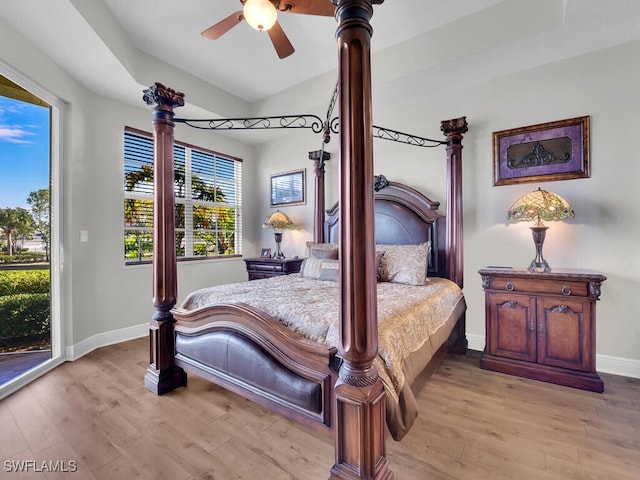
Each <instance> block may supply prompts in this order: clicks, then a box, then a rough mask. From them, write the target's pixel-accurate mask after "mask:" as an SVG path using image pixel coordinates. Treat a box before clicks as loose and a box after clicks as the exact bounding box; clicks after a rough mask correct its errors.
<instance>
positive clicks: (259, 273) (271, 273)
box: [244, 258, 304, 280]
mask: <svg viewBox="0 0 640 480" xmlns="http://www.w3.org/2000/svg"><path fill="white" fill-rule="evenodd" d="M303 260H304V258H286V259H282V260H279V259H276V258H245V259H244V261H245V263H246V264H247V273H248V274H249V280H257V279H259V278H268V277H275V276H278V275H289V274H290V273H297V272H299V271H300V265H302V261H303Z"/></svg>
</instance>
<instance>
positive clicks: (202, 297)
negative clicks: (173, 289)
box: [181, 274, 464, 401]
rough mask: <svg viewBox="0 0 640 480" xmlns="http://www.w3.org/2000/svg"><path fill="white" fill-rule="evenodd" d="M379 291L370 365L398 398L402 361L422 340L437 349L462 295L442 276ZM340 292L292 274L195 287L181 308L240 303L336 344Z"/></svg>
mask: <svg viewBox="0 0 640 480" xmlns="http://www.w3.org/2000/svg"><path fill="white" fill-rule="evenodd" d="M377 290H378V337H379V340H378V353H379V355H378V357H377V358H376V359H375V360H374V364H375V366H376V368H377V370H378V373H379V375H380V378H381V379H382V381H383V382H384V383H385V386H386V387H387V393H389V394H391V395H392V396H393V397H394V398H395V400H396V401H397V400H398V394H399V392H400V391H401V390H402V388H403V386H404V384H405V374H404V372H403V364H404V360H405V359H406V358H407V357H408V356H409V355H410V354H411V353H413V352H415V351H417V350H418V349H421V348H422V347H423V346H424V345H425V343H426V342H434V345H433V347H434V348H433V350H434V351H435V350H437V348H438V347H439V344H440V343H442V342H444V341H445V340H446V339H447V337H448V336H449V333H450V329H451V327H450V325H449V326H448V328H446V331H443V330H444V327H445V324H446V322H447V320H448V319H449V318H450V316H451V314H452V312H453V311H454V309H455V308H456V307H457V306H458V304H459V303H460V302H464V299H463V296H462V291H461V290H460V288H459V287H458V286H457V285H456V284H454V283H453V282H451V281H449V280H446V279H442V278H429V279H428V281H427V283H426V285H424V286H413V285H401V284H395V283H384V282H383V283H378V284H377ZM338 295H339V290H338V284H337V283H335V282H331V281H321V280H315V279H309V278H304V277H302V276H300V274H293V275H286V276H280V277H273V278H268V279H263V280H254V281H251V282H242V283H234V284H228V285H220V286H216V287H211V288H205V289H201V290H197V291H195V292H192V293H191V294H190V295H189V296H188V297H187V298H186V299H185V300H184V302H183V303H182V306H181V308H182V309H185V310H193V309H196V308H200V307H204V306H207V305H211V304H214V303H220V302H241V303H245V304H248V305H251V306H252V307H255V308H257V309H259V310H262V311H263V312H266V313H268V314H269V315H271V316H272V317H274V318H277V319H279V320H280V321H281V322H282V323H283V324H284V325H286V326H287V327H289V328H291V329H292V330H294V331H295V332H297V333H299V334H300V335H303V336H305V337H306V338H309V339H311V340H314V341H317V342H322V343H324V344H327V345H330V346H338V343H339V342H338V340H339V338H338V335H339V329H338V318H339V314H338V306H339V302H338ZM449 323H451V322H449ZM434 339H436V340H435V341H434ZM436 343H437V345H436Z"/></svg>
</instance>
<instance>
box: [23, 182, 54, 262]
mask: <svg viewBox="0 0 640 480" xmlns="http://www.w3.org/2000/svg"><path fill="white" fill-rule="evenodd" d="M27 203H28V204H29V205H30V206H31V215H32V216H33V220H34V225H35V228H36V230H37V231H38V232H40V234H41V235H42V241H43V243H44V252H45V255H46V258H47V262H48V261H49V189H48V188H41V189H40V190H36V191H35V192H31V193H29V196H28V197H27Z"/></svg>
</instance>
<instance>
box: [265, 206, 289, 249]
mask: <svg viewBox="0 0 640 480" xmlns="http://www.w3.org/2000/svg"><path fill="white" fill-rule="evenodd" d="M262 226H263V227H264V228H272V229H273V231H274V232H275V237H276V253H274V254H273V257H272V258H277V259H284V258H285V256H284V254H283V253H282V251H281V250H280V242H281V241H282V230H288V229H291V228H294V227H295V225H294V223H293V222H292V221H291V219H290V218H289V217H287V215H286V214H284V213H282V212H281V211H280V210H276V211H275V212H273V213H272V214H271V215H269V216H268V217H267V219H266V220H265V221H264V224H263V225H262Z"/></svg>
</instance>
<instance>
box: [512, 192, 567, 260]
mask: <svg viewBox="0 0 640 480" xmlns="http://www.w3.org/2000/svg"><path fill="white" fill-rule="evenodd" d="M573 217H574V213H573V209H572V208H571V205H569V203H568V202H567V201H566V200H565V199H564V198H562V197H561V196H559V195H556V194H555V193H551V192H547V191H546V190H542V189H541V188H538V190H535V191H533V192H531V193H527V194H526V195H524V196H523V197H521V198H519V199H518V200H517V201H516V202H515V203H514V204H513V205H512V206H511V208H510V209H509V211H508V212H507V218H508V219H509V220H511V221H512V222H520V221H535V222H536V223H535V225H533V226H531V227H529V228H531V231H532V232H533V243H535V245H536V258H534V259H533V261H532V262H531V264H530V265H529V269H528V270H529V271H530V272H535V271H544V272H550V271H551V267H549V264H548V263H547V261H546V260H545V259H544V258H543V256H542V244H543V243H544V237H545V235H546V232H547V229H548V228H549V227H547V226H546V225H544V224H543V223H542V220H547V221H550V220H564V219H566V218H573Z"/></svg>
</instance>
